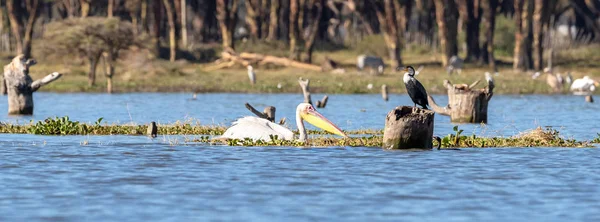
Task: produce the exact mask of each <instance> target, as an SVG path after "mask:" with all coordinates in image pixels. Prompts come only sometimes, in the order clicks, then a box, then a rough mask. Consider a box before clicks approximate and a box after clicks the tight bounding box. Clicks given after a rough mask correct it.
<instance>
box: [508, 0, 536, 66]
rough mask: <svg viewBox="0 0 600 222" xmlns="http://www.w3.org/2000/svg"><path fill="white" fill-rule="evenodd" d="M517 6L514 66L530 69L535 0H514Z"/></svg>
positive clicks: (531, 64) (515, 6) (531, 63)
mask: <svg viewBox="0 0 600 222" xmlns="http://www.w3.org/2000/svg"><path fill="white" fill-rule="evenodd" d="M514 8H515V18H514V19H515V49H514V51H513V68H514V69H522V70H528V69H531V68H533V58H532V55H531V45H532V40H533V37H532V32H533V31H532V28H531V26H532V21H533V16H532V14H533V0H523V1H514Z"/></svg>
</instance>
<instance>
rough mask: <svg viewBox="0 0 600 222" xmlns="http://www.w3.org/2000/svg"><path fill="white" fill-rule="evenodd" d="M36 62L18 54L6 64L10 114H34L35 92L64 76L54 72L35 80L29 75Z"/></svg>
mask: <svg viewBox="0 0 600 222" xmlns="http://www.w3.org/2000/svg"><path fill="white" fill-rule="evenodd" d="M35 64H36V61H35V60H33V59H27V58H25V56H24V55H18V56H16V57H15V58H14V59H13V60H12V62H11V63H10V64H8V65H6V66H4V84H5V86H6V91H7V93H8V114H9V115H33V93H34V92H36V91H37V90H38V89H40V88H41V87H42V86H44V85H46V84H49V83H51V82H53V81H54V80H57V79H58V78H60V77H61V76H62V75H61V74H60V73H57V72H53V73H51V74H49V75H47V76H46V77H44V78H42V79H38V80H36V81H33V80H32V79H31V77H30V76H29V67H31V66H33V65H35Z"/></svg>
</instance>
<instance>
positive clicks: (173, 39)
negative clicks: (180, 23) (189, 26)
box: [163, 0, 178, 62]
mask: <svg viewBox="0 0 600 222" xmlns="http://www.w3.org/2000/svg"><path fill="white" fill-rule="evenodd" d="M175 1H178V0H175ZM163 5H165V11H166V12H167V21H168V22H169V61H171V62H174V61H175V59H176V58H177V36H176V34H175V31H176V30H177V27H176V26H175V14H174V13H173V6H172V5H171V2H170V0H163Z"/></svg>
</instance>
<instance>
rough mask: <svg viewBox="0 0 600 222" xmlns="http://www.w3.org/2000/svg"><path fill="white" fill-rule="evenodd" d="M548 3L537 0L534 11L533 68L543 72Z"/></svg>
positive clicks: (543, 0)
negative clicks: (544, 17) (545, 13)
mask: <svg viewBox="0 0 600 222" xmlns="http://www.w3.org/2000/svg"><path fill="white" fill-rule="evenodd" d="M547 4H548V1H545V0H535V6H534V10H533V55H534V61H533V68H534V69H535V70H542V68H543V66H544V58H543V55H544V49H543V48H542V43H543V40H544V33H543V31H544V19H543V15H544V11H545V10H546V9H547V8H548V5H547Z"/></svg>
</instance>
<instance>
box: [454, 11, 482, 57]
mask: <svg viewBox="0 0 600 222" xmlns="http://www.w3.org/2000/svg"><path fill="white" fill-rule="evenodd" d="M480 1H481V0H457V1H456V3H457V5H458V11H459V14H460V18H461V19H462V21H463V22H464V23H465V26H466V32H465V35H466V41H465V43H466V45H467V56H466V57H465V61H466V62H472V61H477V60H479V56H480V50H479V24H480V23H481V8H480ZM483 1H486V0H483ZM484 4H485V3H484ZM484 33H485V32H484ZM483 50H485V49H483Z"/></svg>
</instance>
